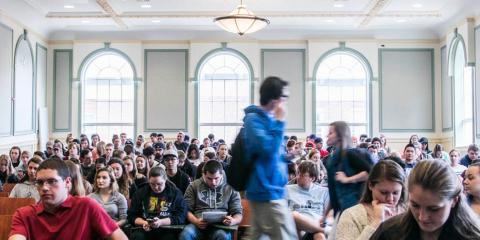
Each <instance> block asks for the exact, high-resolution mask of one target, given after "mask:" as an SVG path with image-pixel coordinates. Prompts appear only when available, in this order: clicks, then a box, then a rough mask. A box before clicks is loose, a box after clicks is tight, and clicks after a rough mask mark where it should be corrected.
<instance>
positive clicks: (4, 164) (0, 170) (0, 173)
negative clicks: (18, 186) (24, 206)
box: [0, 154, 18, 184]
mask: <svg viewBox="0 0 480 240" xmlns="http://www.w3.org/2000/svg"><path fill="white" fill-rule="evenodd" d="M0 182H2V183H3V184H5V183H17V182H18V178H17V176H16V175H15V168H13V166H12V163H11V162H10V157H9V156H8V155H7V154H2V155H0Z"/></svg>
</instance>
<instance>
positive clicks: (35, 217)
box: [10, 196, 118, 240]
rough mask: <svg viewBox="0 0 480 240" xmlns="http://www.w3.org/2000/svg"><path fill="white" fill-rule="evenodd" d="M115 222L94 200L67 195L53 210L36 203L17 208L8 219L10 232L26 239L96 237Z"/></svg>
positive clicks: (111, 228) (114, 227) (111, 229)
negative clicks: (54, 210) (47, 210)
mask: <svg viewBox="0 0 480 240" xmlns="http://www.w3.org/2000/svg"><path fill="white" fill-rule="evenodd" d="M117 228H118V226H117V224H116V223H115V221H113V220H112V219H111V218H110V216H108V214H107V213H106V212H105V210H103V208H102V207H101V206H100V205H99V204H98V203H96V202H95V200H93V199H91V198H86V197H74V196H68V198H67V199H66V200H65V201H64V202H63V203H62V204H61V205H60V206H59V207H58V208H57V210H56V212H55V213H54V214H52V213H49V212H46V211H44V207H43V204H42V203H41V202H40V203H37V204H33V205H30V206H26V207H22V208H19V209H17V210H16V211H15V214H14V215H13V219H12V228H11V231H10V236H12V235H14V234H20V235H23V236H25V237H26V238H27V240H28V239H38V240H43V239H45V240H46V239H69V240H70V239H79V240H80V239H96V238H106V237H108V236H110V235H111V234H112V233H113V232H114V231H115V230H117Z"/></svg>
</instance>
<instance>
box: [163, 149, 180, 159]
mask: <svg viewBox="0 0 480 240" xmlns="http://www.w3.org/2000/svg"><path fill="white" fill-rule="evenodd" d="M168 156H174V157H176V158H178V154H177V151H175V150H173V149H168V150H166V151H165V152H164V153H163V158H166V157H168Z"/></svg>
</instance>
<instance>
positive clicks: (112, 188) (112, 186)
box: [93, 167, 118, 193]
mask: <svg viewBox="0 0 480 240" xmlns="http://www.w3.org/2000/svg"><path fill="white" fill-rule="evenodd" d="M100 172H107V174H108V177H109V178H110V186H109V190H110V191H112V193H114V192H118V184H117V180H116V179H115V175H113V171H112V170H111V169H110V168H108V167H104V168H100V169H98V171H97V172H96V173H95V180H94V183H93V192H95V193H99V192H100V188H98V183H97V178H98V174H99V173H100Z"/></svg>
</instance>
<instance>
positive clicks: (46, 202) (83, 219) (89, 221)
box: [9, 159, 127, 240]
mask: <svg viewBox="0 0 480 240" xmlns="http://www.w3.org/2000/svg"><path fill="white" fill-rule="evenodd" d="M35 185H36V186H37V190H38V192H39V193H40V199H41V201H40V202H39V203H38V204H35V205H30V206H26V207H22V208H19V209H17V210H16V211H15V214H14V215H13V219H12V228H11V231H10V237H9V240H26V239H95V238H102V239H125V240H126V239H127V236H125V234H124V233H123V232H122V230H120V228H119V227H118V226H117V224H116V223H115V221H113V220H112V219H111V218H110V216H109V215H108V214H107V212H105V210H103V208H102V207H101V206H100V205H99V204H98V203H97V202H95V200H93V199H91V198H85V197H74V196H70V195H69V194H68V192H69V189H70V187H71V186H72V179H71V178H70V172H69V171H68V167H67V164H65V162H64V161H62V160H60V159H48V160H45V161H43V162H42V163H41V164H40V166H39V167H38V169H37V178H36V180H35Z"/></svg>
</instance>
